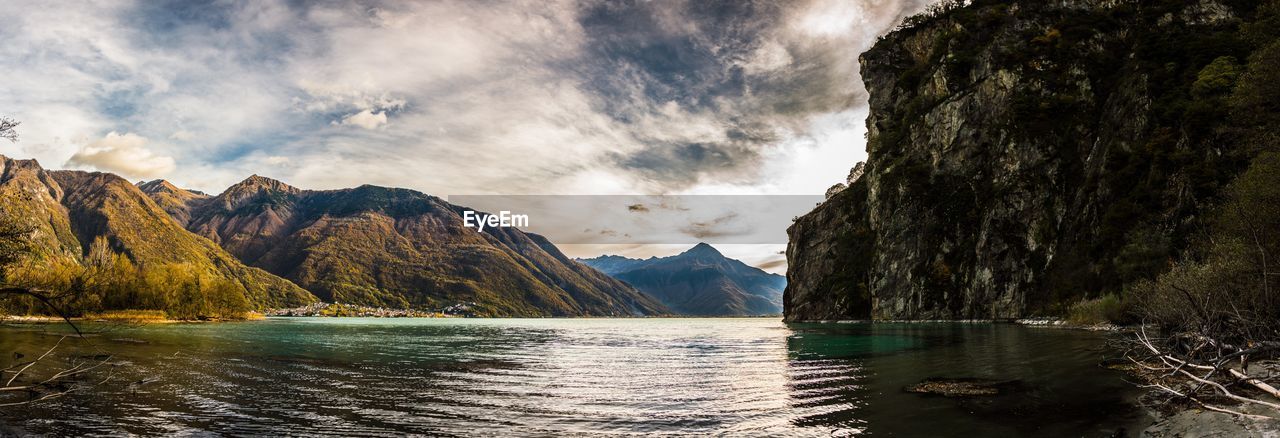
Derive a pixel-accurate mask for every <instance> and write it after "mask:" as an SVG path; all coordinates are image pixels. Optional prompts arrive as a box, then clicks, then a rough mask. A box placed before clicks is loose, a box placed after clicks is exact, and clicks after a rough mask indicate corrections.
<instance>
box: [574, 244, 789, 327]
mask: <svg viewBox="0 0 1280 438" xmlns="http://www.w3.org/2000/svg"><path fill="white" fill-rule="evenodd" d="M578 261H580V262H582V263H584V264H586V265H588V266H591V267H594V268H596V269H599V270H600V271H602V272H604V273H606V274H609V275H610V276H612V277H614V278H617V279H619V280H622V281H625V282H627V283H628V284H630V285H632V286H635V287H636V288H639V289H640V290H641V291H644V292H646V293H648V294H650V295H652V296H654V297H655V298H657V299H658V300H660V301H661V302H662V303H663V304H665V305H666V306H667V307H669V308H671V309H672V310H673V311H675V312H676V313H680V314H685V315H699V316H726V315H773V314H778V313H781V312H782V292H783V289H784V288H785V287H786V284H787V281H786V277H783V276H781V275H777V274H770V273H768V272H765V271H763V270H761V269H759V268H755V267H752V266H748V265H747V264H745V263H742V262H741V261H738V260H734V259H731V258H728V257H725V256H724V255H723V254H721V253H720V251H717V250H716V249H715V248H714V247H712V246H711V245H708V244H706V243H699V244H697V245H696V246H694V247H693V248H690V249H689V250H687V251H685V252H683V253H680V254H678V255H674V256H671V257H650V258H648V259H632V258H627V257H622V256H616V255H605V256H600V257H595V258H590V259H579V260H578Z"/></svg>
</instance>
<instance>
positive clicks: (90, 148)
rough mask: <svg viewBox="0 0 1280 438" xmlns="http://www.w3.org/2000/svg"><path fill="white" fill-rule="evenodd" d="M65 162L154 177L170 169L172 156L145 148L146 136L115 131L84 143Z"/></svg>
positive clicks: (172, 167) (171, 169)
mask: <svg viewBox="0 0 1280 438" xmlns="http://www.w3.org/2000/svg"><path fill="white" fill-rule="evenodd" d="M66 165H67V166H71V167H92V168H95V169H98V170H104V171H107V172H115V173H119V174H122V175H124V176H127V177H136V178H158V177H162V176H165V175H168V174H169V173H170V172H173V169H174V161H173V158H172V157H167V156H161V155H156V154H155V153H154V152H152V151H151V150H149V149H147V139H146V137H142V136H139V135H137V134H134V133H124V134H117V133H115V132H111V133H108V134H107V135H106V136H105V137H103V138H100V139H97V140H94V141H92V142H90V143H89V144H87V145H85V146H84V147H83V148H81V149H80V151H79V152H76V153H75V155H72V156H71V159H70V160H67V164H66Z"/></svg>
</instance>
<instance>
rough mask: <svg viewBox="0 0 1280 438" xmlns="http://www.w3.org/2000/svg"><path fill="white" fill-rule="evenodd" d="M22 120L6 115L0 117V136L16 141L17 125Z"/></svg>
mask: <svg viewBox="0 0 1280 438" xmlns="http://www.w3.org/2000/svg"><path fill="white" fill-rule="evenodd" d="M20 124H22V122H19V121H16V120H13V119H11V118H8V117H0V138H3V139H7V140H9V141H11V142H17V141H18V131H17V129H16V128H17V127H18V125H20Z"/></svg>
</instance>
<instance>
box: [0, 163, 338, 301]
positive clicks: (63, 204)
mask: <svg viewBox="0 0 1280 438" xmlns="http://www.w3.org/2000/svg"><path fill="white" fill-rule="evenodd" d="M0 163H3V171H0V198H2V199H3V200H4V205H5V213H6V214H14V215H16V216H18V217H21V218H24V220H26V221H27V222H28V225H31V226H34V227H35V228H36V231H35V235H34V243H35V247H36V250H37V253H38V254H40V255H42V256H65V257H71V258H74V259H80V258H81V257H83V255H84V254H85V253H86V252H87V251H88V249H89V245H90V244H91V243H92V242H93V241H94V239H96V238H98V237H104V238H106V239H107V241H108V242H109V244H110V245H111V247H112V249H114V250H115V251H118V252H120V253H122V254H124V255H126V256H127V257H129V259H131V260H132V261H133V262H134V263H137V264H139V265H142V266H148V265H160V264H187V265H190V266H191V267H193V268H194V269H196V270H197V271H200V272H206V273H209V274H212V275H215V276H218V277H222V278H226V279H230V280H233V281H235V282H236V283H239V284H240V285H241V286H243V287H244V289H245V294H246V297H247V298H248V299H249V302H250V303H251V304H252V305H253V306H255V307H257V308H266V307H282V306H297V305H303V304H307V303H310V302H314V301H315V297H314V296H312V295H311V294H310V293H308V292H307V291H305V290H303V289H302V288H300V287H298V286H297V285H295V284H293V283H290V282H289V281H286V280H284V279H282V278H279V277H276V276H274V275H271V274H269V273H267V272H266V271H263V270H261V269H257V268H251V267H248V266H245V265H244V264H243V263H241V262H240V261H238V260H236V259H235V257H232V256H231V255H230V254H227V252H226V251H224V250H222V248H219V247H218V246H217V245H215V244H214V243H213V242H210V241H209V240H207V239H204V238H201V237H199V236H197V235H195V234H192V233H190V232H188V231H186V230H185V229H183V228H182V227H181V226H180V225H178V224H177V223H176V222H175V221H174V220H173V219H172V218H171V217H170V216H169V214H168V213H166V212H165V211H164V210H163V209H161V208H160V206H158V205H157V204H156V203H155V202H154V201H152V200H151V198H150V197H148V195H147V194H145V193H143V192H142V191H141V190H140V189H139V188H138V187H137V186H135V185H133V184H131V183H129V182H128V181H126V180H124V179H123V178H120V177H119V176H116V175H112V174H109V173H98V172H93V173H90V172H81V171H68V170H58V171H46V170H44V169H43V168H41V167H40V165H39V164H38V163H36V162H35V161H34V160H25V161H24V160H11V159H8V158H5V157H3V156H0Z"/></svg>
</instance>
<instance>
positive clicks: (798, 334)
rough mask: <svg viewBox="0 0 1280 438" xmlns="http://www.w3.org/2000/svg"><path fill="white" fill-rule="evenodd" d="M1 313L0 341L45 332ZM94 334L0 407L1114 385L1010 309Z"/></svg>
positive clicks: (1037, 421) (884, 428)
mask: <svg viewBox="0 0 1280 438" xmlns="http://www.w3.org/2000/svg"><path fill="white" fill-rule="evenodd" d="M3 330H4V331H3V335H4V336H3V338H0V348H3V349H2V350H0V352H8V351H35V350H37V349H38V348H40V347H39V346H40V345H42V344H41V343H42V342H43V341H45V340H47V338H46V337H42V336H40V335H38V334H36V333H35V332H31V331H24V330H14V329H3ZM112 340H126V341H119V342H114V343H113V341H112ZM139 342H141V343H139ZM98 343H99V344H107V345H108V348H110V349H113V350H115V352H116V353H117V354H118V357H119V358H120V360H122V361H125V362H127V364H128V366H125V367H122V368H121V372H120V376H118V379H117V380H115V381H114V382H112V383H109V384H105V385H101V386H98V387H95V388H93V391H92V392H89V393H85V394H79V395H75V396H72V397H67V398H64V399H61V400H58V401H56V402H54V403H47V404H41V405H37V406H35V407H31V408H27V409H23V410H21V411H6V412H3V413H0V422H2V423H0V424H4V425H6V426H7V427H8V428H10V429H16V430H12V431H18V432H30V433H50V434H59V435H78V434H87V433H102V434H126V433H131V434H143V435H160V434H173V433H202V432H214V433H226V434H272V433H280V432H283V431H293V432H298V433H306V434H310V435H326V434H332V435H399V434H404V433H414V434H433V435H454V434H458V435H462V434H467V433H468V432H472V431H477V430H484V431H488V432H490V433H499V434H521V435H560V434H565V433H584V434H595V433H675V432H683V433H698V434H728V435H772V436H779V435H782V436H831V435H856V434H862V433H869V434H871V435H873V436H915V435H918V434H925V435H932V436H937V435H959V434H973V433H980V434H991V433H1012V434H1036V435H1039V436H1056V435H1060V436H1082V435H1106V434H1109V433H1110V432H1115V431H1116V430H1117V427H1118V426H1117V425H1118V424H1122V423H1121V422H1120V421H1119V420H1116V419H1115V418H1114V417H1117V416H1116V415H1115V414H1116V413H1117V412H1121V411H1123V410H1125V409H1127V408H1126V407H1125V406H1124V405H1123V404H1122V403H1120V402H1121V400H1120V398H1119V394H1123V393H1124V390H1125V389H1126V388H1127V387H1126V386H1125V384H1124V383H1123V382H1122V381H1120V380H1119V379H1118V377H1117V376H1114V375H1108V374H1106V373H1105V372H1101V371H1100V370H1097V369H1096V367H1094V364H1096V363H1097V361H1096V359H1097V357H1096V356H1098V355H1100V354H1101V352H1100V351H1099V348H1100V340H1099V339H1098V337H1097V336H1095V335H1093V334H1089V333H1080V332H1065V331H1053V330H1037V329H1028V328H1023V327H1015V326H999V325H945V324H917V325H908V324H904V325H889V324H875V325H872V324H847V325H845V324H842V325H791V326H787V325H784V324H782V323H780V322H778V321H776V320H766V319H652V320H646V319H619V320H609V319H584V320H378V319H274V320H269V321H266V322H252V323H236V324H210V325H169V326H150V327H143V328H138V329H132V330H126V331H120V332H115V333H112V334H109V335H107V336H104V337H102V338H101V339H100V341H99V342H98ZM934 376H944V377H988V378H1000V379H1016V380H1019V381H1024V382H1026V387H1027V388H1031V389H1029V390H1028V391H1027V392H1026V393H1024V394H1015V395H1013V396H1011V397H1000V398H995V399H988V400H954V399H946V398H939V397H925V396H920V395H918V394H910V393H905V392H903V391H902V388H903V387H904V386H906V385H909V384H911V383H915V382H917V381H919V380H921V379H923V378H927V377H934ZM137 382H144V383H137ZM1108 391H1109V392H1108ZM1106 394H1110V395H1111V396H1112V398H1114V399H1115V400H1110V401H1109V400H1105V398H1106V397H1105V395H1106ZM1100 395H1104V396H1103V397H1102V399H1103V400H1102V401H1101V402H1099V400H1100ZM1112 402H1114V403H1112ZM1090 406H1102V407H1104V409H1103V410H1101V411H1100V410H1099V409H1093V410H1090V408H1089V407H1090ZM1107 410H1111V411H1110V412H1107ZM1119 417H1123V416H1122V415H1121V416H1119ZM0 432H3V430H0Z"/></svg>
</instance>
